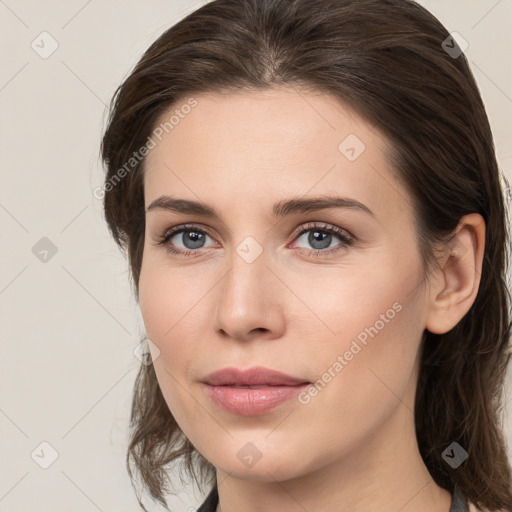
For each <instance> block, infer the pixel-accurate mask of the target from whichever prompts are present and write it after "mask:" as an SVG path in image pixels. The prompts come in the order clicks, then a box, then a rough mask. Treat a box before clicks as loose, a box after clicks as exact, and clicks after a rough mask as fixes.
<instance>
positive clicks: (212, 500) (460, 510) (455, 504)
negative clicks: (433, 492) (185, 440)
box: [197, 486, 468, 512]
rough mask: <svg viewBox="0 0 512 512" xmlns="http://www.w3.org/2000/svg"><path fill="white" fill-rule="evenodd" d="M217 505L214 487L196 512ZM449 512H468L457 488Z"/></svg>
mask: <svg viewBox="0 0 512 512" xmlns="http://www.w3.org/2000/svg"><path fill="white" fill-rule="evenodd" d="M218 503H219V494H218V492H217V486H215V487H213V489H212V490H211V491H210V494H208V496H207V497H206V499H205V500H204V502H203V504H202V505H201V506H200V507H199V508H198V509H197V512H215V510H216V508H217V504H218ZM450 512H468V505H467V501H466V498H465V496H464V494H463V493H462V491H461V490H460V489H459V488H458V487H457V486H455V490H454V493H453V496H452V506H451V507H450Z"/></svg>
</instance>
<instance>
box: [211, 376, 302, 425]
mask: <svg viewBox="0 0 512 512" xmlns="http://www.w3.org/2000/svg"><path fill="white" fill-rule="evenodd" d="M203 384H204V388H203V389H204V391H205V393H206V394H207V396H208V397H209V398H210V399H211V400H212V401H213V403H214V404H216V405H217V406H218V407H220V408H221V409H223V410H224V411H228V412H230V413H232V414H237V415H242V416H255V415H259V414H265V413H267V412H270V411H271V410H273V409H274V408H276V407H277V406H279V405H281V404H285V403H286V402H288V403H289V402H290V401H291V399H292V398H293V397H296V396H297V395H298V394H300V393H301V392H302V391H303V390H304V388H306V387H307V386H308V385H309V384H310V382H307V381H305V380H304V379H300V378H296V377H292V376H291V375H287V374H285V373H282V372H278V371H276V370H270V369H269V368H263V367H261V366H255V367H253V368H249V369H248V370H238V369H237V368H233V367H231V368H223V369H222V370H219V371H216V372H214V373H212V374H210V375H208V376H207V377H206V378H205V379H204V380H203Z"/></svg>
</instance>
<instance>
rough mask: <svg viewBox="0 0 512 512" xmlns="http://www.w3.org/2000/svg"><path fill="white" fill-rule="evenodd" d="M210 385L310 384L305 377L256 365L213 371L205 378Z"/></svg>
mask: <svg viewBox="0 0 512 512" xmlns="http://www.w3.org/2000/svg"><path fill="white" fill-rule="evenodd" d="M203 382H204V383H205V384H209V385H210V386H232V387H239V388H247V387H248V388H254V389H257V388H259V387H269V386H297V385H301V384H310V382H308V381H306V380H305V379H301V378H297V377H293V376H291V375H288V374H286V373H283V372H280V371H277V370H272V369H270V368H265V367H262V366H254V367H252V368H249V369H247V370H239V369H237V368H234V367H228V368H223V369H221V370H218V371H216V372H214V373H211V374H210V375H208V376H207V377H205V378H204V379H203Z"/></svg>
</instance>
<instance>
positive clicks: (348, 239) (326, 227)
mask: <svg viewBox="0 0 512 512" xmlns="http://www.w3.org/2000/svg"><path fill="white" fill-rule="evenodd" d="M314 229H316V230H317V231H321V232H324V233H329V234H330V235H335V236H336V237H338V238H339V239H340V240H341V243H340V244H339V245H336V246H334V247H332V248H330V249H305V248H304V247H299V248H297V250H298V251H299V252H301V253H302V252H305V253H307V254H308V255H309V256H313V257H315V258H316V257H319V256H320V255H326V254H332V253H334V252H338V251H342V250H346V249H348V248H349V247H350V246H351V245H352V244H353V243H354V238H353V237H352V235H350V234H349V233H348V232H347V231H345V230H343V229H340V228H338V227H336V226H333V225H331V224H322V225H318V224H315V223H309V224H306V225H305V226H304V227H303V229H302V230H301V231H299V232H298V233H297V234H296V235H295V236H294V240H295V239H296V238H299V237H301V236H302V235H303V234H304V233H307V232H308V231H312V230H314ZM187 231H194V232H196V233H200V234H205V235H208V236H209V237H210V238H213V237H212V235H210V234H209V233H208V231H205V230H204V229H200V228H199V227H198V226H197V225H195V224H184V225H181V226H176V227H175V228H172V229H170V230H168V231H165V233H164V234H163V235H162V236H159V237H158V242H156V245H158V246H164V248H165V250H166V251H168V252H169V253H171V254H174V255H177V256H183V257H196V256H199V255H200V249H196V250H187V251H183V250H178V249H175V248H174V247H172V246H171V245H170V244H169V240H170V239H171V238H173V237H174V236H176V235H177V234H179V233H183V232H187Z"/></svg>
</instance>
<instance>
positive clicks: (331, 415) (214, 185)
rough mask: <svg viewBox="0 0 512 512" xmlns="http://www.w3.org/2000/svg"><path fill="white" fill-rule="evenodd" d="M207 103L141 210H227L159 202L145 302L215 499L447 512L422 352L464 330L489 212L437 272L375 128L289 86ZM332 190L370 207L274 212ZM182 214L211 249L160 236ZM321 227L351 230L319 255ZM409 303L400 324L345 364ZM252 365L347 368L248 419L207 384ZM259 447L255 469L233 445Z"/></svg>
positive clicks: (253, 507) (180, 135)
mask: <svg viewBox="0 0 512 512" xmlns="http://www.w3.org/2000/svg"><path fill="white" fill-rule="evenodd" d="M195 98H196V100H197V102H198V104H197V106H196V107H195V108H194V109H193V110H192V111H191V113H190V114H188V115H187V116H186V117H185V118H184V119H182V120H180V122H179V124H178V125H176V126H175V127H174V129H173V130H172V131H169V133H167V134H165V135H164V137H163V138H162V141H161V142H159V143H158V145H157V146H156V147H155V148H154V149H152V150H151V151H150V153H149V154H148V156H147V160H146V175H145V190H144V197H145V205H146V208H147V207H148V206H149V205H150V204H151V203H152V202H153V201H154V200H155V199H156V198H158V197H159V196H161V195H163V194H166V195H170V196H173V197H174V198H181V199H189V200H194V201H202V202H204V203H206V204H208V205H211V206H213V207H214V208H215V209H216V210H217V211H218V212H219V213H220V214H221V220H216V219H211V218H207V217H202V216H199V215H196V214H194V215H191V214H183V213H176V212H171V211H165V210H164V209H154V210H151V211H148V212H147V214H146V235H145V236H146V238H145V246H144V255H143V263H142V271H141V276H140V283H139V286H140V288H139V290H140V294H139V301H140V307H141V311H142V315H143V318H144V323H145V327H146V330H147V335H148V337H149V339H150V340H151V341H152V342H153V343H154V345H155V346H156V347H158V349H159V350H160V353H159V354H158V357H156V356H155V357H156V358H155V360H154V368H155V371H156V375H157V378H158V382H159V385H160V387H161V389H162V393H163V395H164V398H165V400H166V402H167V404H168V406H169V408H170V410H171V412H172V414H173V416H174V417H175V419H176V421H177V422H178V424H179V426H180V428H181V429H182V430H183V432H184V433H185V435H186V436H187V437H188V438H189V439H190V441H191V442H192V444H193V445H194V446H195V447H196V449H197V450H198V451H199V452H200V453H201V454H202V455H203V456H204V457H205V458H206V459H207V460H209V461H210V462H211V463H212V464H213V465H214V466H215V467H216V469H217V481H218V490H219V497H220V506H219V508H218V510H222V511H223V512H235V511H236V512H256V511H258V512H270V511H272V512H273V511H275V510H280V511H283V512H292V511H302V510H308V511H313V510H314V511H315V512H327V511H332V510H337V511H341V512H349V511H350V512H362V511H368V510H379V511H381V512H396V511H398V510H400V511H401V512H427V511H429V512H430V511H432V510H436V511H439V512H448V511H449V509H450V505H451V496H450V494H449V493H448V492H447V491H446V490H444V489H442V488H440V487H439V486H437V485H436V484H435V482H434V481H433V480H432V478H431V477H430V474H429V472H428V470H427V468H426V467H425V465H424V463H423V461H422V458H421V456H420V453H419V451H418V445H417V441H416V437H415V432H414V417H413V409H414V396H415V390H416V382H417V377H418V363H419V348H420V343H421V340H422V334H423V332H424V329H429V330H430V331H432V332H436V333H443V332H446V331H447V330H449V329H451V328H452V327H453V326H455V325H456V324H457V323H458V321H459V320H460V319H461V318H462V317H463V316H464V314H465V313H466V312H467V311H468V309H469V308H470V306H471V304H472V303H473V301H474V299H475V297H476V293H477V290H478V284H479V276H480V272H481V265H482V258H483V250H484V239H485V225H484V222H483V219H482V217H480V216H479V215H477V214H471V215H467V216H465V217H463V219H461V223H460V224H459V227H458V228H457V230H456V234H457V236H456V238H455V241H454V244H452V245H451V246H443V251H444V252H443V253H442V255H441V257H440V260H439V263H440V268H439V270H438V271H436V272H434V273H433V274H431V275H429V276H428V279H424V278H423V268H422V263H421V259H420V254H419V252H418V248H417V246H416V244H415V243H413V240H414V229H415V228H414V225H413V223H412V218H413V217H412V212H413V205H412V200H411V197H410V195H409V194H408V192H407V190H406V189H405V188H404V186H403V185H402V184H401V183H400V182H398V181H396V180H395V178H394V177H393V173H392V170H391V167H390V165H389V163H388V162H387V160H386V151H387V144H388V143H387V141H386V139H385V137H384V136H383V135H382V134H381V133H380V132H379V131H378V130H377V129H376V128H375V127H374V126H372V125H371V124H369V123H368V122H367V121H365V120H363V119H362V118H361V117H359V116H358V115H356V114H355V112H353V111H351V110H350V109H349V108H348V107H347V106H346V105H343V104H341V103H340V102H339V101H337V100H336V99H335V98H334V97H332V96H329V95H324V94H320V93H318V92H316V93H314V92H308V93H306V92H299V91H298V90H296V89H295V88H292V87H289V88H276V89H269V90H265V91H260V92H257V93H256V92H243V93H242V92H240V93H236V94H233V93H231V94H217V93H216V94H213V93H208V94H202V95H197V96H195ZM185 102H186V100H184V101H183V104H185ZM178 106H179V105H178ZM175 109H176V105H174V106H173V107H172V108H171V109H169V113H170V112H173V111H174V110H175ZM169 113H167V114H166V115H164V116H162V119H168V117H169ZM349 134H355V135H356V136H357V137H358V139H359V140H361V141H363V143H364V145H365V149H364V151H363V152H362V153H361V154H360V155H359V156H358V157H357V158H356V159H355V160H354V161H350V160H349V159H347V158H346V156H345V155H344V154H343V153H342V152H341V151H340V150H339V145H340V143H341V142H342V141H343V140H344V139H345V138H346V137H347V136H348V135H349ZM329 194H331V195H333V194H336V195H342V196H344V197H348V198H352V199H355V200H357V201H359V202H361V203H363V204H364V205H366V206H367V207H368V208H369V209H370V210H371V211H372V212H373V216H372V215H369V214H367V213H364V212H363V211H359V210H356V209H340V208H338V209H328V210H327V209H326V210H319V211H313V212H309V213H301V214H293V215H289V216H286V217H283V218H280V219H273V218H272V217H271V215H270V213H271V208H272V206H273V205H274V203H276V202H278V201H280V200H286V199H290V198H292V197H302V196H304V197H313V196H319V195H329ZM183 223H194V224H195V225H197V228H196V229H201V228H202V229H203V230H205V231H206V232H207V233H208V236H206V238H205V240H204V244H203V246H200V248H197V249H194V248H193V247H194V246H193V245H191V240H190V238H189V237H187V236H186V237H185V239H184V238H183V235H184V233H181V234H177V235H175V236H174V237H173V238H172V239H171V241H170V242H169V244H170V245H172V244H173V245H174V247H175V248H176V249H177V250H179V249H181V250H193V251H196V253H197V254H199V256H195V257H191V256H177V255H173V254H170V253H169V252H167V251H166V249H165V247H164V246H158V245H156V242H158V240H159V237H161V236H162V235H163V234H164V233H165V232H167V231H168V230H169V229H170V228H172V227H174V226H179V225H180V224H183ZM308 223H315V224H317V225H318V226H321V225H323V224H328V225H331V226H337V227H339V228H341V229H343V230H346V231H348V232H349V233H350V234H351V235H352V236H353V237H354V241H353V243H352V244H351V245H349V246H347V245H345V244H344V242H343V241H342V240H340V239H339V238H337V235H332V239H331V242H330V244H328V242H327V244H328V245H327V248H325V249H319V251H322V250H323V251H324V253H320V254H319V255H318V256H317V257H315V256H313V255H312V253H313V252H314V250H315V249H316V248H318V247H319V245H318V244H317V245H312V243H311V241H309V242H308V235H309V234H310V233H311V232H314V231H318V229H319V228H317V229H315V227H313V228H311V230H310V231H307V232H306V233H305V234H302V235H300V233H301V231H302V229H306V228H304V225H306V224H308ZM307 227H308V228H309V226H307ZM190 231H194V229H193V228H192V229H190ZM190 231H189V232H187V233H185V235H190ZM320 231H322V230H320ZM322 232H323V233H325V231H322ZM299 235H300V236H299ZM248 236H251V237H252V238H253V239H254V240H256V241H257V243H258V244H259V246H260V247H261V249H262V250H263V252H262V253H261V254H260V255H259V256H258V257H257V258H256V259H255V260H254V261H253V262H252V263H247V262H246V261H245V260H244V259H243V258H242V257H241V256H239V254H238V253H237V247H238V246H239V244H241V242H242V241H244V239H245V238H246V237H248ZM313 243H314V242H313ZM185 244H186V245H185ZM191 247H192V249H190V248H191ZM334 247H337V248H338V249H340V250H339V251H337V252H332V253H330V254H325V251H328V250H329V249H332V248H334ZM301 249H302V251H301ZM308 251H309V252H308ZM450 251H453V254H452V255H450V254H451V253H450ZM397 303H398V304H399V305H401V309H400V311H399V312H397V313H396V314H395V315H394V318H392V319H391V320H389V319H388V322H384V326H383V328H381V329H380V330H379V331H378V333H377V334H376V335H375V336H374V337H373V338H372V337H368V340H367V344H366V345H362V344H361V343H359V345H360V346H361V347H362V348H361V350H360V351H359V352H358V353H357V355H354V356H353V358H352V359H351V360H349V361H348V360H346V358H345V359H344V360H345V362H346V363H347V364H346V365H343V368H342V370H341V371H338V372H336V371H333V370H332V368H333V363H334V362H335V361H337V360H338V359H337V358H338V356H340V355H341V356H343V355H344V354H345V353H346V352H347V351H348V350H349V349H350V347H351V343H352V342H353V340H354V339H357V336H358V334H360V333H361V332H363V331H364V330H365V328H369V327H370V326H375V325H376V321H377V320H379V319H381V318H382V317H381V315H382V314H386V311H388V310H389V309H390V308H391V309H392V305H393V304H397ZM153 353H154V354H155V355H156V354H157V351H156V350H155V351H153ZM255 365H258V366H260V365H261V366H265V367H268V368H271V369H276V370H279V371H282V372H284V373H287V374H289V375H292V376H294V377H300V378H302V379H304V380H307V381H310V382H316V381H317V380H318V379H319V378H321V377H322V375H323V374H325V372H327V371H328V369H329V368H331V374H333V375H334V376H333V377H332V378H331V380H330V382H328V383H327V384H326V385H325V387H324V388H323V389H321V391H319V392H318V393H317V394H316V396H312V397H310V398H311V399H310V401H309V402H308V403H307V404H304V403H300V402H299V401H298V400H297V399H292V400H290V401H288V402H285V403H284V404H281V405H280V406H278V407H277V408H275V409H273V410H271V411H270V412H267V413H265V414H262V415H258V416H252V417H247V416H240V415H236V414H233V413H229V412H226V411H224V410H221V409H220V408H219V407H217V406H216V405H215V403H213V402H212V401H211V400H210V399H209V397H208V396H207V395H206V393H205V392H204V389H203V385H202V384H201V382H200V381H201V379H202V378H204V377H205V376H206V375H208V374H210V373H211V372H213V371H216V370H218V369H220V368H224V367H226V366H235V367H238V368H241V369H245V368H249V367H251V366H255ZM449 441H450V440H447V442H449ZM247 443H252V444H253V445H254V446H255V447H256V448H257V450H258V452H259V453H260V454H261V458H260V459H259V460H258V461H257V462H256V463H255V464H254V465H252V467H248V465H246V464H244V463H243V462H242V461H241V460H240V459H239V458H238V457H237V453H238V451H239V450H240V449H242V448H243V447H244V446H245V445H246V444H247ZM246 449H247V448H246ZM253 450H254V448H253Z"/></svg>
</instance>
